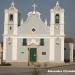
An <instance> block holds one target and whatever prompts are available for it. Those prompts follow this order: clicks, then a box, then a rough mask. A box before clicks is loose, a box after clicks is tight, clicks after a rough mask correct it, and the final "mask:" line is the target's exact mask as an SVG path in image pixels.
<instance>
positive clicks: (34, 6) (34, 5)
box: [32, 3, 37, 12]
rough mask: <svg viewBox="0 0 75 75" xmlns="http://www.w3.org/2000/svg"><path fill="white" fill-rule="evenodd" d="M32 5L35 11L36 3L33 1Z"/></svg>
mask: <svg viewBox="0 0 75 75" xmlns="http://www.w3.org/2000/svg"><path fill="white" fill-rule="evenodd" d="M32 7H33V9H34V12H35V8H36V7H37V5H36V4H35V3H34V4H33V5H32Z"/></svg>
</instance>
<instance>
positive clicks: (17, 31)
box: [3, 2, 65, 63]
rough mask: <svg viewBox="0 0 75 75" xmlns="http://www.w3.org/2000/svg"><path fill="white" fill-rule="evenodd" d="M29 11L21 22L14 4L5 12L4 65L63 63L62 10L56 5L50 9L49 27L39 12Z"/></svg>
mask: <svg viewBox="0 0 75 75" xmlns="http://www.w3.org/2000/svg"><path fill="white" fill-rule="evenodd" d="M35 7H36V5H35V4H34V5H33V8H34V10H33V11H31V12H28V14H27V19H26V21H24V20H23V19H20V13H19V11H18V9H17V8H16V7H15V5H14V2H12V3H11V6H10V8H8V9H5V11H4V34H3V60H4V61H5V62H29V63H36V62H40V63H43V62H53V63H64V36H65V34H64V9H62V8H61V7H60V5H59V3H58V2H57V3H56V5H55V7H54V8H53V9H51V10H50V25H48V24H47V20H46V19H45V21H42V19H41V16H40V15H41V13H40V12H38V11H36V10H35Z"/></svg>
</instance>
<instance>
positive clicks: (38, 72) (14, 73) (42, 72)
mask: <svg viewBox="0 0 75 75" xmlns="http://www.w3.org/2000/svg"><path fill="white" fill-rule="evenodd" d="M58 70H59V71H63V70H68V71H69V70H70V71H72V70H74V71H75V64H68V65H63V66H55V67H48V68H42V69H41V68H25V67H13V66H0V75H75V72H57V73H56V72H48V71H58Z"/></svg>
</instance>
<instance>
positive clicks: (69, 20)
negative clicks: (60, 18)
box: [0, 0, 75, 41]
mask: <svg viewBox="0 0 75 75" xmlns="http://www.w3.org/2000/svg"><path fill="white" fill-rule="evenodd" d="M12 1H14V2H15V6H16V8H18V9H19V11H20V13H21V17H23V18H24V19H26V17H27V16H26V14H27V13H28V12H29V11H32V10H33V8H32V4H33V3H36V4H37V8H36V10H38V11H39V12H40V13H41V14H42V15H41V17H42V18H47V19H48V23H49V20H50V19H49V18H50V9H51V8H53V7H54V6H55V4H56V2H57V0H0V41H1V40H2V34H3V25H4V24H3V21H4V10H5V9H6V8H9V7H10V4H11V2H12ZM58 1H59V3H60V6H61V7H62V8H64V9H65V34H66V35H67V36H71V37H73V38H75V0H58Z"/></svg>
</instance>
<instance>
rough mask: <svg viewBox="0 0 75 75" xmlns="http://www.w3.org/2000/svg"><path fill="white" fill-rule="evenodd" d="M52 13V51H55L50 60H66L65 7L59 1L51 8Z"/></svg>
mask: <svg viewBox="0 0 75 75" xmlns="http://www.w3.org/2000/svg"><path fill="white" fill-rule="evenodd" d="M50 14H51V18H50V20H51V21H50V36H51V40H50V51H52V52H53V54H51V56H50V57H52V58H50V60H52V61H57V62H64V9H62V8H61V7H60V5H59V2H58V1H57V3H56V6H55V7H54V8H53V9H51V10H50ZM52 43H53V44H52ZM52 48H53V49H52Z"/></svg>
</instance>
